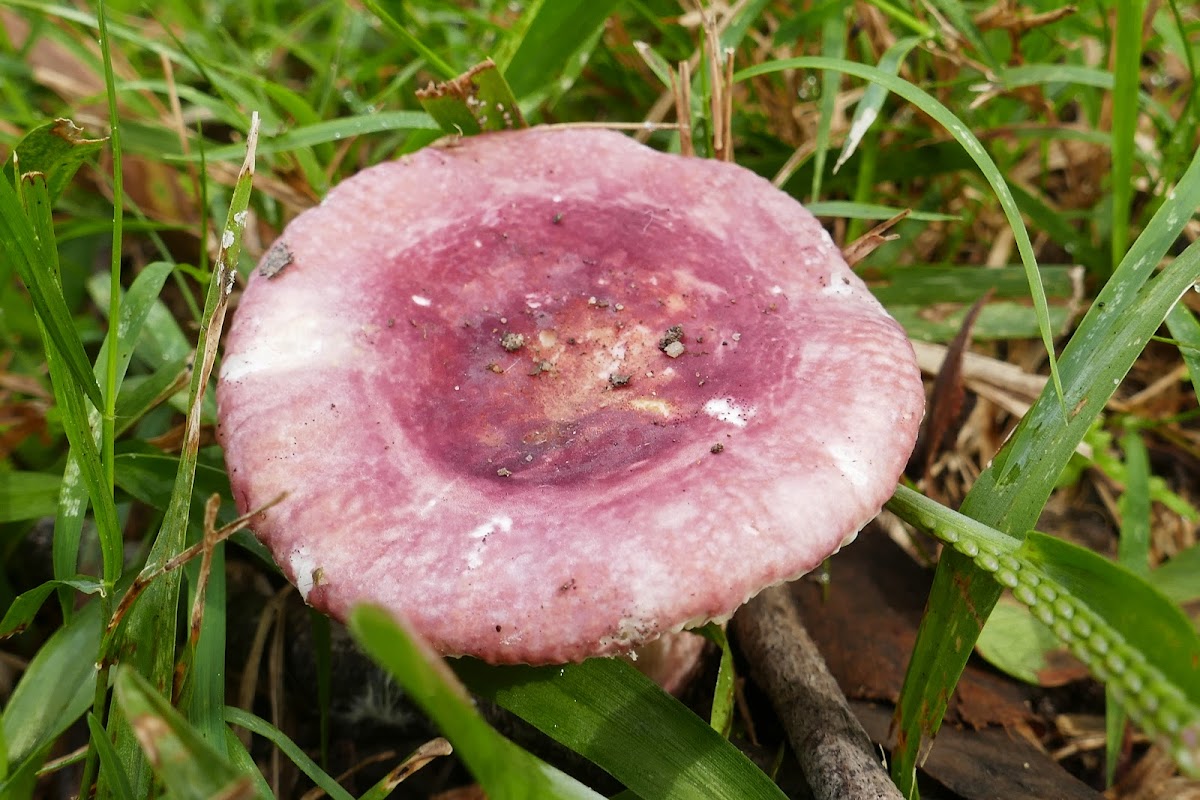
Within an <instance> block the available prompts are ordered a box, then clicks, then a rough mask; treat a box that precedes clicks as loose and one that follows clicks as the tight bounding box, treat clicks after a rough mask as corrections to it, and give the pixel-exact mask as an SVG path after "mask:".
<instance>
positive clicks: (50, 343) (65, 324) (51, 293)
mask: <svg viewBox="0 0 1200 800" xmlns="http://www.w3.org/2000/svg"><path fill="white" fill-rule="evenodd" d="M39 175H40V173H39ZM21 180H22V181H23V182H24V179H21ZM30 181H31V185H37V184H39V183H40V184H41V185H42V186H45V184H46V181H45V177H44V176H41V177H37V178H32V177H31V178H30ZM35 191H37V190H36V189H35ZM48 201H49V191H48V189H47V190H46V191H45V192H44V194H42V196H41V197H39V198H37V199H36V200H35V202H38V203H39V204H41V205H44V206H45V208H43V209H41V210H36V209H30V210H29V212H28V213H27V211H26V208H25V205H24V204H23V203H22V202H21V199H20V198H19V197H18V195H17V191H16V189H15V188H14V187H13V184H12V183H10V182H9V180H8V179H7V178H5V177H3V176H0V252H2V253H3V254H4V260H5V261H7V262H9V263H10V264H12V265H13V266H14V267H16V270H17V275H18V276H20V278H21V282H22V283H24V284H25V288H26V289H27V290H28V292H29V299H30V301H31V302H32V303H33V308H34V310H35V311H36V312H37V316H38V319H39V320H40V321H41V323H42V324H43V325H45V326H46V334H47V348H48V349H50V348H52V349H53V350H54V351H55V353H56V354H57V355H58V356H59V359H60V361H61V362H62V364H63V367H64V373H63V374H64V376H70V378H71V380H72V381H74V382H75V383H76V384H78V385H79V388H80V390H81V391H82V392H83V394H84V395H85V396H86V397H87V398H88V400H90V401H91V402H92V405H94V406H95V407H96V408H103V406H104V401H103V399H102V398H101V396H100V385H99V384H98V383H96V378H95V376H94V375H93V374H92V367H91V364H89V363H88V360H87V356H86V355H85V354H84V351H83V342H81V341H80V340H79V334H78V333H76V331H75V325H74V322H73V321H72V319H71V312H70V310H69V309H68V308H67V303H66V301H65V300H64V299H63V295H62V289H61V288H60V287H59V286H58V282H57V280H56V278H55V275H54V272H55V270H54V266H53V265H54V263H55V262H54V261H53V257H52V255H51V253H50V247H51V245H50V244H49V243H43V242H41V241H39V239H38V236H37V233H36V232H35V228H34V224H33V222H32V220H31V218H36V215H38V214H44V215H46V217H47V218H49V214H50V208H49V202H48Z"/></svg>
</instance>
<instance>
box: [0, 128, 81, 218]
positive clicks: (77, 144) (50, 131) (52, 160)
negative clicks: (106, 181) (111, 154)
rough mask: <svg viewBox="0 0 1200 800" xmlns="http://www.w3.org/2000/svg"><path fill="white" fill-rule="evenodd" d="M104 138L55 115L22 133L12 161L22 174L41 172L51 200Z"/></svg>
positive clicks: (57, 195)
mask: <svg viewBox="0 0 1200 800" xmlns="http://www.w3.org/2000/svg"><path fill="white" fill-rule="evenodd" d="M104 142H105V140H104V139H88V138H85V137H84V135H83V129H82V128H79V127H77V126H76V125H75V123H74V122H72V121H71V120H69V119H56V120H54V121H53V122H46V123H44V124H42V125H39V126H38V127H36V128H33V129H32V130H30V131H29V132H28V133H26V134H25V136H24V137H23V138H22V139H21V141H20V142H19V143H18V144H17V147H16V150H15V151H14V152H15V154H16V159H15V160H16V165H17V167H18V168H19V169H20V170H21V173H22V174H26V173H30V172H40V173H42V174H43V175H45V176H46V183H47V184H48V186H49V189H50V200H51V202H53V201H54V200H56V199H58V197H59V195H61V194H62V192H63V189H64V188H66V185H67V184H68V183H69V182H70V180H71V178H72V177H74V175H75V172H76V170H78V169H79V167H80V166H82V165H83V163H84V162H85V161H87V160H88V159H90V158H92V157H93V156H94V155H96V154H97V153H98V152H100V148H102V147H103V146H104ZM9 163H10V164H12V163H13V162H12V161H10V162H9Z"/></svg>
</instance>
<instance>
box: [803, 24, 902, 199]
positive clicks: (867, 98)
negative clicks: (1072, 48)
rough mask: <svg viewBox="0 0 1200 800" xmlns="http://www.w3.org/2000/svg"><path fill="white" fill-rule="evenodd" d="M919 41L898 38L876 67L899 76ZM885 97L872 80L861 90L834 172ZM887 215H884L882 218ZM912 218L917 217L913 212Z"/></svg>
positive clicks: (863, 134) (859, 138)
mask: <svg viewBox="0 0 1200 800" xmlns="http://www.w3.org/2000/svg"><path fill="white" fill-rule="evenodd" d="M920 43H921V40H920V39H918V38H917V37H916V36H908V37H906V38H904V39H900V40H899V41H897V42H896V43H895V44H893V45H892V46H891V47H889V48H888V49H887V50H886V51H885V52H884V54H883V55H882V56H881V57H880V58H879V64H878V69H879V70H880V71H881V72H887V73H889V74H892V75H898V74H899V73H900V65H901V64H903V63H904V59H905V58H907V57H908V54H909V53H910V52H912V49H913V48H914V47H916V46H917V45H918V44H920ZM887 96H888V91H887V89H885V88H884V87H883V86H880V85H879V84H878V83H872V84H871V85H870V86H868V87H867V90H866V91H865V92H863V96H862V99H861V100H859V101H858V103H857V104H856V105H855V106H854V117H853V118H852V119H851V120H850V130H849V131H848V132H847V133H846V141H845V142H844V143H843V144H842V152H841V153H840V154H839V155H838V158H837V161H836V162H834V164H833V171H834V173H835V174H836V173H837V171H838V170H839V169H841V168H842V165H843V164H845V163H846V162H847V161H849V160H850V156H852V155H854V151H855V149H857V147H858V145H859V143H860V142H861V141H862V138H863V137H864V136H866V135H867V131H869V130H870V129H871V126H872V125H874V124H875V120H876V119H878V118H879V111H880V110H881V109H882V108H883V103H884V101H885V100H887ZM814 199H815V195H814ZM810 208H811V206H810ZM814 213H815V212H814ZM887 218H888V217H883V218H882V219H887ZM912 218H913V219H918V217H917V216H916V215H915V214H914V215H913V217H912Z"/></svg>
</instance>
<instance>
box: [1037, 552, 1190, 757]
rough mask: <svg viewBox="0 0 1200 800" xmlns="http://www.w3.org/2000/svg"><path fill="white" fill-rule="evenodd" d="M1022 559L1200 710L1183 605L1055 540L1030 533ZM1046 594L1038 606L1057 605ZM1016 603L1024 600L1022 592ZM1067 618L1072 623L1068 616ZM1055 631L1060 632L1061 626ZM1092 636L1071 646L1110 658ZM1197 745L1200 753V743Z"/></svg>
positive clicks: (1117, 670) (1116, 673)
mask: <svg viewBox="0 0 1200 800" xmlns="http://www.w3.org/2000/svg"><path fill="white" fill-rule="evenodd" d="M1020 556H1021V557H1022V558H1023V559H1024V560H1027V561H1029V562H1030V563H1032V564H1035V565H1037V566H1038V567H1039V568H1040V571H1041V573H1042V575H1043V576H1045V577H1049V578H1050V579H1052V580H1053V581H1054V585H1055V587H1057V588H1060V589H1061V590H1062V591H1064V592H1067V593H1070V594H1071V595H1073V596H1074V597H1076V598H1079V599H1080V601H1081V602H1083V603H1084V604H1086V605H1087V607H1088V608H1089V609H1090V610H1091V611H1092V612H1093V613H1094V614H1096V615H1097V616H1098V617H1099V618H1100V619H1102V620H1103V621H1104V623H1105V624H1106V626H1107V627H1108V628H1109V629H1111V631H1112V632H1113V634H1115V635H1113V634H1108V635H1109V638H1114V639H1115V638H1117V637H1119V638H1120V639H1122V640H1123V641H1124V643H1125V644H1126V645H1128V646H1129V647H1131V648H1132V649H1133V650H1135V651H1137V652H1138V653H1140V654H1141V656H1140V657H1139V659H1138V660H1139V661H1140V660H1141V659H1142V658H1144V659H1145V660H1146V662H1147V663H1148V665H1149V666H1152V667H1153V668H1154V669H1156V670H1158V671H1159V672H1161V673H1163V675H1164V676H1165V677H1166V679H1167V680H1168V681H1170V682H1171V683H1172V684H1173V685H1174V686H1176V687H1178V688H1179V689H1180V690H1181V692H1182V694H1183V695H1184V697H1185V698H1186V699H1187V701H1188V702H1190V703H1192V704H1193V705H1195V706H1197V707H1198V708H1200V670H1198V669H1196V665H1197V664H1200V635H1198V634H1197V632H1196V629H1195V627H1193V626H1192V622H1191V620H1190V619H1188V617H1187V615H1186V614H1184V613H1183V611H1182V610H1181V609H1180V608H1179V607H1178V606H1176V605H1175V604H1174V603H1172V602H1171V601H1170V600H1168V599H1167V598H1166V597H1165V596H1163V595H1162V594H1161V593H1160V592H1158V591H1157V590H1156V589H1154V587H1153V586H1151V585H1150V584H1149V583H1148V582H1147V581H1146V580H1145V579H1144V578H1142V577H1141V576H1140V575H1138V574H1137V573H1135V572H1133V571H1131V570H1129V569H1127V568H1125V567H1124V566H1122V565H1120V564H1114V563H1113V562H1111V561H1109V560H1108V559H1106V558H1104V557H1103V556H1101V555H1099V554H1098V553H1095V552H1093V551H1091V550H1088V549H1086V548H1084V547H1080V546H1079V545H1075V544H1071V543H1070V542H1066V541H1063V540H1062V539H1057V538H1055V537H1053V536H1047V535H1045V534H1043V533H1038V532H1036V531H1033V532H1031V533H1030V534H1029V535H1028V536H1027V537H1026V539H1025V543H1024V544H1023V545H1022V547H1021V552H1020ZM1045 594H1046V593H1045V592H1044V591H1043V592H1042V594H1041V595H1039V599H1038V604H1037V605H1038V606H1039V607H1040V606H1041V605H1043V604H1045V603H1050V604H1051V605H1052V604H1053V599H1052V598H1048V597H1046V596H1043V595H1045ZM1017 599H1018V600H1021V599H1022V598H1021V595H1020V594H1019V593H1017ZM1023 602H1024V601H1023ZM1056 611H1057V610H1056ZM1062 618H1063V615H1061V614H1056V618H1055V619H1053V620H1052V622H1055V623H1059V622H1061V620H1062ZM1066 619H1067V620H1068V622H1069V621H1071V617H1070V616H1069V615H1068V616H1066ZM1044 621H1045V620H1044V619H1043V622H1044ZM1055 631H1056V633H1060V632H1061V631H1060V629H1059V628H1057V627H1056V628H1055ZM1090 633H1091V632H1089V633H1086V634H1084V633H1081V631H1079V630H1073V635H1071V636H1070V638H1069V641H1071V642H1072V643H1073V644H1078V646H1080V647H1086V648H1088V649H1090V650H1092V651H1093V652H1094V653H1095V654H1096V655H1099V656H1106V655H1107V651H1106V650H1105V649H1104V647H1105V645H1104V643H1103V642H1101V641H1100V640H1099V639H1097V640H1095V641H1092V639H1091V636H1090ZM1095 633H1096V634H1097V636H1099V637H1101V638H1103V637H1104V635H1106V632H1105V631H1095ZM1080 636H1082V638H1079V637H1080ZM1062 638H1064V639H1065V638H1068V637H1066V636H1064V637H1062ZM1104 663H1105V666H1106V667H1107V668H1108V671H1111V672H1112V673H1113V677H1115V678H1117V679H1118V680H1123V678H1122V675H1124V674H1125V670H1124V668H1123V667H1122V666H1118V665H1117V664H1116V662H1115V661H1111V662H1110V661H1109V660H1107V659H1106V660H1105V662H1104ZM1138 666H1139V665H1138V664H1125V665H1124V667H1129V668H1137V667H1138ZM1101 677H1104V676H1103V675H1102V676H1101ZM1126 688H1128V687H1126ZM1143 688H1148V687H1135V690H1131V691H1133V693H1134V694H1140V693H1141V691H1142V689H1143ZM1195 746H1196V747H1198V748H1200V740H1197V742H1196V743H1195Z"/></svg>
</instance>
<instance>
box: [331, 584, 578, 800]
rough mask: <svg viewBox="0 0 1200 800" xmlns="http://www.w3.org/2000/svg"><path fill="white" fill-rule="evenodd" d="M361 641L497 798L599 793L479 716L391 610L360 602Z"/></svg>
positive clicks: (355, 624) (354, 615)
mask: <svg viewBox="0 0 1200 800" xmlns="http://www.w3.org/2000/svg"><path fill="white" fill-rule="evenodd" d="M350 630H351V631H352V632H353V633H354V636H355V638H356V639H357V640H358V642H359V644H361V645H362V646H363V648H364V649H365V650H366V651H367V653H368V654H369V655H370V656H371V657H372V658H373V659H375V660H376V661H377V662H378V663H379V664H381V665H382V666H383V667H385V668H386V669H387V670H388V672H390V673H391V675H392V677H393V678H395V679H396V681H397V682H398V683H399V684H400V685H401V686H403V687H404V690H405V691H406V692H407V693H408V695H409V696H410V697H411V698H412V700H413V702H415V703H416V704H417V705H418V706H420V707H421V710H423V711H424V712H425V713H426V714H428V715H429V716H430V718H432V719H433V720H434V722H436V723H437V725H438V727H439V728H441V729H442V731H443V732H444V733H445V735H446V738H447V739H449V740H450V741H451V742H452V743H453V745H454V749H455V752H457V753H458V755H459V757H460V758H462V760H463V762H464V763H465V764H466V765H467V767H468V769H470V770H471V773H472V774H473V775H474V776H475V778H476V780H478V781H479V783H480V784H481V785H482V786H483V788H484V790H485V791H486V792H487V795H488V797H490V798H493V800H517V799H518V798H531V799H533V798H546V800H552V798H563V800H567V799H568V798H586V799H587V800H592V799H593V798H599V797H600V795H598V794H596V793H595V792H593V791H592V790H591V789H588V788H587V787H586V786H584V785H583V784H581V783H578V782H576V781H575V780H574V779H572V778H570V777H568V776H566V775H564V774H563V773H561V772H559V771H558V770H556V769H554V768H553V767H551V766H550V765H548V764H546V763H544V762H543V761H541V760H540V759H538V758H537V757H535V756H533V755H530V754H529V753H527V752H526V751H524V750H522V749H521V748H519V747H517V746H516V745H515V744H513V743H512V742H510V741H508V740H507V739H505V738H504V737H502V736H501V735H500V734H498V733H496V731H494V730H493V729H492V728H491V726H489V725H488V724H487V722H485V721H484V720H483V718H482V717H480V716H479V712H477V711H476V710H475V707H474V705H473V704H472V702H471V699H470V697H469V696H468V695H467V692H466V690H465V689H464V688H463V687H462V684H460V683H459V682H458V679H457V678H455V677H454V673H453V672H451V671H450V669H449V668H448V667H447V666H446V664H445V662H444V661H443V660H442V658H441V657H440V656H438V655H437V654H436V653H434V652H433V651H432V650H431V649H430V648H429V646H428V645H427V644H425V643H424V642H423V641H421V640H420V639H418V638H417V637H416V636H415V635H414V634H411V633H410V632H408V631H406V630H404V629H403V628H402V627H401V626H399V625H397V624H396V622H394V621H393V620H392V618H391V617H390V616H388V614H387V612H386V611H384V610H382V609H379V608H373V607H370V606H359V607H358V608H356V609H355V610H354V611H353V612H351V614H350Z"/></svg>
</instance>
